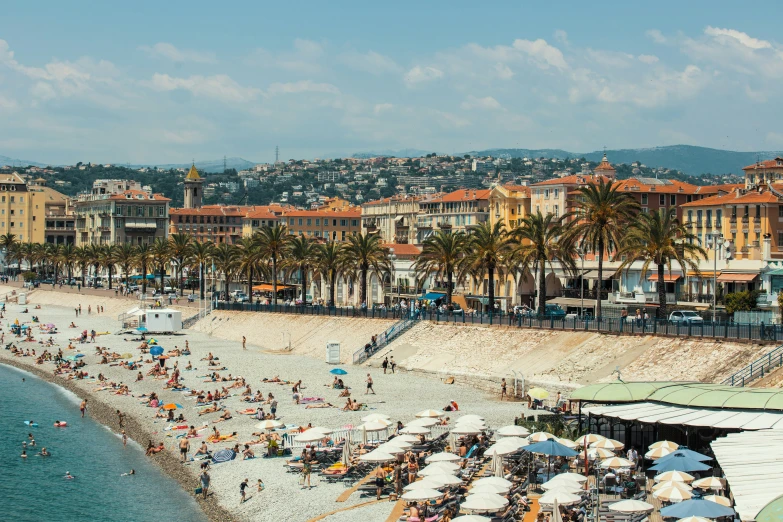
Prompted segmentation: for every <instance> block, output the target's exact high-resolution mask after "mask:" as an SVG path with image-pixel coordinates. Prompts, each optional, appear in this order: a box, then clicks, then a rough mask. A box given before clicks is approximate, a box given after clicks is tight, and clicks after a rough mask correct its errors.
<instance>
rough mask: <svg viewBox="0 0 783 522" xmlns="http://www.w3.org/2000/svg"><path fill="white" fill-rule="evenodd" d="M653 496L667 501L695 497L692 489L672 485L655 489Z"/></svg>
mask: <svg viewBox="0 0 783 522" xmlns="http://www.w3.org/2000/svg"><path fill="white" fill-rule="evenodd" d="M653 496H654V497H655V498H657V499H660V500H665V501H667V502H682V501H683V500H689V499H690V498H691V497H693V495H692V494H691V492H690V491H685V490H684V489H680V488H677V487H671V486H669V487H665V488H661V489H659V490H658V491H654V492H653Z"/></svg>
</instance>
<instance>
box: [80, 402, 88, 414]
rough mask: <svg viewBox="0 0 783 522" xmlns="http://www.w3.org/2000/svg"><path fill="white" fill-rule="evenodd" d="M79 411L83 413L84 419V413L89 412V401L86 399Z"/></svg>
mask: <svg viewBox="0 0 783 522" xmlns="http://www.w3.org/2000/svg"><path fill="white" fill-rule="evenodd" d="M79 410H80V411H81V412H82V418H84V412H86V411H87V399H84V400H83V401H82V403H81V404H80V405H79Z"/></svg>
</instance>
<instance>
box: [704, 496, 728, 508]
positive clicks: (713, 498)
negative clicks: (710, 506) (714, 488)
mask: <svg viewBox="0 0 783 522" xmlns="http://www.w3.org/2000/svg"><path fill="white" fill-rule="evenodd" d="M702 499H703V500H709V501H710V502H716V503H718V504H720V505H721V506H726V507H731V499H730V498H727V497H724V496H721V495H706V496H704V497H702Z"/></svg>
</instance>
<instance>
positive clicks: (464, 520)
mask: <svg viewBox="0 0 783 522" xmlns="http://www.w3.org/2000/svg"><path fill="white" fill-rule="evenodd" d="M452 520H454V522H490V521H491V520H492V519H491V518H489V517H482V516H481V515H462V516H459V517H457V518H454V519H452Z"/></svg>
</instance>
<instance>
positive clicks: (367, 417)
mask: <svg viewBox="0 0 783 522" xmlns="http://www.w3.org/2000/svg"><path fill="white" fill-rule="evenodd" d="M389 419H391V417H389V416H388V415H386V414H385V413H371V414H369V415H365V416H364V417H362V422H375V421H377V420H389Z"/></svg>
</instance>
